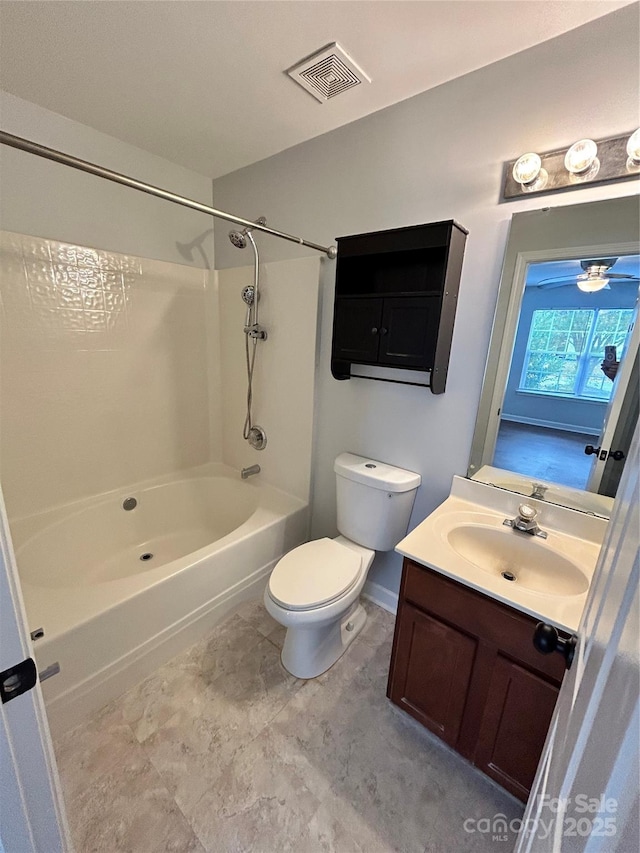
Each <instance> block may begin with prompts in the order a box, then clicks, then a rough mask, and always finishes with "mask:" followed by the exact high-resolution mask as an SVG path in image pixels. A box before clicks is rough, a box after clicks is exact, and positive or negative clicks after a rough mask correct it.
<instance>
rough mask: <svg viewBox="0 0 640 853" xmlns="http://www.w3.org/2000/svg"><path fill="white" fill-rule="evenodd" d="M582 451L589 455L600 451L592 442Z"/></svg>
mask: <svg viewBox="0 0 640 853" xmlns="http://www.w3.org/2000/svg"><path fill="white" fill-rule="evenodd" d="M584 452H585V453H586V454H587V456H591V454H592V453H600V448H599V447H594V446H593V444H587V446H586V447H585V449H584Z"/></svg>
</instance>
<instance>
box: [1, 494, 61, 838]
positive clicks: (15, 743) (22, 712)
mask: <svg viewBox="0 0 640 853" xmlns="http://www.w3.org/2000/svg"><path fill="white" fill-rule="evenodd" d="M26 626H27V622H26V615H25V611H24V605H23V602H22V595H21V593H20V584H19V581H18V575H17V569H16V563H15V557H14V554H13V547H12V545H11V537H10V535H9V526H8V523H7V516H6V513H5V509H4V501H3V499H2V493H1V492H0V671H3V672H4V671H5V670H7V669H9V668H10V667H13V666H15V665H16V664H19V663H20V662H21V661H23V660H25V659H27V658H30V657H31V658H32V657H33V651H32V648H31V638H30V637H29V632H28V629H27V627H26ZM0 768H1V770H0V800H1V803H2V805H1V807H0V850H4V853H59V851H60V853H62V851H66V850H70V849H71V844H70V842H69V836H68V830H67V825H66V818H65V813H64V804H63V800H62V794H61V790H60V783H59V780H58V774H57V770H56V763H55V758H54V755H53V748H52V745H51V737H50V735H49V726H48V723H47V718H46V714H45V709H44V702H43V699H42V693H41V691H40V685H39V683H36V685H35V687H34V688H33V689H31V690H28V691H27V692H25V693H22V694H21V695H16V696H15V697H14V698H13V699H11V700H9V701H6V702H4V703H3V704H0Z"/></svg>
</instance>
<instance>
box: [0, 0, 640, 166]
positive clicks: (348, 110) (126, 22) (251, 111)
mask: <svg viewBox="0 0 640 853" xmlns="http://www.w3.org/2000/svg"><path fill="white" fill-rule="evenodd" d="M629 2H630V0H603V2H600V0H587V1H586V2H585V0H573V2H567V0H553V1H552V2H547V0H537V2H529V0H498V1H496V0H491V2H484V0H457V2H440V0H429V2H422V1H421V0H412V2H405V0H393V2H384V0H380V1H379V2H378V1H377V0H376V2H370V0H360V2H351V0H344V2H342V0H329V1H328V2H316V0H296V2H281V0H262V2H254V0H229V2H224V0H196V2H194V0H171V2H141V0H129V2H111V0H107V2H104V0H82V2H66V0H60V2H37V1H36V0H34V1H33V2H31V1H29V0H27V1H26V2H25V0H22V2H13V0H2V2H0V39H1V41H0V47H1V51H0V57H1V58H0V85H1V87H2V88H3V89H5V90H6V91H8V92H11V93H12V94H14V95H18V96H19V97H22V98H25V99H26V100H29V101H33V102H34V103H36V104H39V105H41V106H43V107H46V108H48V109H50V110H53V111H54V112H57V113H61V114H62V115H65V116H68V117H69V118H72V119H75V120H76V121H79V122H82V123H83V124H86V125H89V126H90V127H94V128H96V129H98V130H101V131H103V132H105V133H109V134H111V135H113V136H115V137H117V138H119V139H121V140H124V141H126V142H129V143H132V144H134V145H137V146H139V147H140V148H143V149H146V150H148V151H152V152H154V153H156V154H159V155H161V156H163V157H166V158H167V159H169V160H172V161H173V162H175V163H181V164H182V165H184V166H187V167H188V168H191V169H194V170H195V171H197V172H200V173H202V174H206V175H211V176H212V177H217V176H219V175H223V174H226V173H228V172H230V171H233V170H234V169H238V168H240V167H242V166H245V165H248V164H249V163H253V162H256V161H258V160H261V159H263V158H265V157H268V156H270V155H272V154H275V153H277V152H278V151H281V150H283V149H285V148H289V147H290V146H292V145H296V144H297V143H299V142H303V141H304V140H307V139H310V138H312V137H314V136H318V135H319V134H322V133H326V132H327V131H330V130H333V129H334V128H336V127H339V126H341V125H344V124H347V123H348V122H352V121H355V120H356V119H358V118H361V117H363V116H365V115H368V114H369V113H372V112H375V111H376V110H380V109H382V108H384V107H386V106H389V105H390V104H393V103H396V102H398V101H401V100H404V99H405V98H409V97H411V96H412V95H415V94H417V93H419V92H423V91H425V90H426V89H430V88H432V87H433V86H437V85H439V84H440V83H443V82H445V81H447V80H451V79H453V78H455V77H459V76H460V75H462V74H466V73H467V72H469V71H473V70H474V69H477V68H480V67H482V66H484V65H488V64H490V63H492V62H495V61H497V60H499V59H502V58H504V57H506V56H509V55H511V54H514V53H517V52H519V51H521V50H525V49H526V48H528V47H531V46H533V45H535V44H538V43H539V42H542V41H545V40H547V39H550V38H553V37H555V36H558V35H560V34H561V33H563V32H566V31H568V30H571V29H573V28H575V27H578V26H580V25H582V24H584V23H587V22H588V21H591V20H593V19H595V18H598V17H601V16H602V15H605V14H608V13H609V12H612V11H615V10H616V9H618V8H620V7H621V6H626V5H629ZM332 41H338V42H339V43H341V44H342V46H343V47H344V48H345V49H346V50H347V51H348V52H349V53H350V54H351V55H352V56H353V58H354V59H355V60H356V61H357V62H358V63H359V64H360V65H361V66H362V67H363V69H364V70H365V71H366V72H367V73H368V74H369V76H370V77H371V78H372V81H373V82H372V83H371V84H370V85H361V86H356V87H354V88H353V89H351V90H349V91H347V92H345V93H344V94H343V95H341V96H339V97H337V98H335V99H334V100H331V101H328V102H327V103H324V104H320V103H318V102H317V101H315V100H314V99H313V98H312V97H311V96H310V95H309V94H307V93H306V92H305V91H304V90H303V89H301V88H300V87H299V86H297V85H296V84H295V83H294V82H293V81H292V80H291V79H290V78H288V77H287V76H286V75H285V74H284V71H285V69H286V68H288V67H290V66H291V65H293V64H294V63H296V62H297V61H298V60H300V59H302V58H303V57H305V56H307V55H308V54H310V53H313V52H314V51H316V50H317V49H319V48H321V47H323V46H324V45H326V44H327V43H328V42H332Z"/></svg>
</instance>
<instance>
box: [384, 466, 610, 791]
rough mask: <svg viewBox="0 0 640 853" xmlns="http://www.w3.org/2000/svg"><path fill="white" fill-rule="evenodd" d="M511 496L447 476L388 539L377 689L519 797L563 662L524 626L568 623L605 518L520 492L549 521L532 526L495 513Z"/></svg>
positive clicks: (573, 624)
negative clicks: (389, 586) (396, 595)
mask: <svg viewBox="0 0 640 853" xmlns="http://www.w3.org/2000/svg"><path fill="white" fill-rule="evenodd" d="M519 500H520V501H521V500H522V498H518V496H516V495H510V494H508V493H507V492H504V491H503V490H500V489H495V488H493V487H491V486H487V485H485V484H479V483H474V482H471V481H467V480H464V479H462V478H458V477H456V478H454V484H453V487H452V493H451V496H450V497H449V498H448V499H447V500H446V501H445V502H444V504H442V505H441V506H440V507H439V508H438V509H437V510H436V511H435V512H434V513H432V514H431V515H430V516H429V517H428V518H427V519H425V521H424V522H422V524H421V525H419V526H418V527H417V528H416V529H415V530H413V531H412V532H411V533H410V534H409V535H408V536H407V537H406V538H405V539H404V540H403V541H402V542H401V543H400V544H399V545H398V548H397V550H398V551H400V553H402V554H404V557H405V559H404V565H403V572H402V583H401V588H400V599H399V604H398V615H397V619H396V629H395V636H394V643H393V652H392V657H391V668H390V674H389V683H388V689H387V695H388V696H389V698H390V699H391V701H392V702H394V703H395V704H396V705H398V706H399V707H400V708H402V709H403V710H404V711H406V712H407V713H408V714H410V715H411V716H412V717H414V718H415V719H416V720H418V721H419V722H420V723H422V724H423V725H424V726H425V727H426V728H428V729H429V730H430V731H432V732H433V733H434V734H436V735H438V737H440V738H442V740H444V741H445V742H446V743H447V744H449V746H451V747H453V748H454V749H455V750H456V751H457V752H459V753H460V754H461V755H463V756H464V757H465V758H467V759H468V760H469V761H471V762H472V763H473V764H475V765H476V766H477V767H478V768H479V769H480V770H482V771H483V772H484V773H486V774H487V775H488V776H490V777H491V778H492V779H494V780H495V781H496V782H498V783H499V784H500V785H502V786H503V787H504V788H506V789H507V790H508V791H510V792H511V793H512V794H514V795H515V796H516V797H518V798H519V799H521V800H523V801H526V799H527V797H528V794H529V791H530V789H531V785H532V782H533V779H534V776H535V772H536V768H537V765H538V761H539V759H540V755H541V753H542V749H543V747H544V742H545V738H546V735H547V731H548V728H549V724H550V721H551V716H552V714H553V709H554V707H555V703H556V699H557V696H558V692H559V690H560V686H561V684H562V679H563V676H564V673H565V671H566V669H565V666H566V662H565V660H564V658H563V657H562V656H561V655H559V654H549V655H543V654H541V653H540V652H539V651H537V649H536V648H535V647H534V644H533V635H534V632H535V629H536V625H537V624H538V622H540V621H543V622H547V623H550V624H552V625H553V626H555V627H556V629H557V631H558V634H559V636H560V637H561V638H568V637H569V636H570V635H571V634H572V633H573V632H574V631H575V630H576V629H577V627H578V623H579V621H580V616H581V613H582V609H583V607H584V602H585V599H586V594H587V591H588V588H589V583H590V580H591V576H592V574H593V570H594V568H595V563H596V560H597V554H598V550H599V544H600V542H601V540H602V536H603V535H604V529H605V526H606V522H605V521H604V520H603V519H596V518H592V517H591V518H589V517H586V516H584V515H583V514H581V513H576V512H573V511H571V510H567V509H565V508H562V507H553V506H550V505H543V504H542V502H540V501H531V500H529V501H528V503H531V504H533V505H535V506H536V507H537V508H539V516H540V526H541V527H544V528H545V532H547V530H548V537H547V539H542V538H538V537H536V536H531V535H528V534H524V533H520V532H518V531H515V530H513V529H511V528H509V527H507V526H505V525H504V523H503V522H504V520H505V518H510V517H512V516H513V515H514V512H515V514H517V509H518V501H519ZM508 567H511V568H512V569H513V571H509V569H508ZM505 575H507V577H506V578H505ZM511 575H513V578H514V579H513V580H510V579H508V578H509V577H510V576H511Z"/></svg>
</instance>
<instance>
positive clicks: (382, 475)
mask: <svg viewBox="0 0 640 853" xmlns="http://www.w3.org/2000/svg"><path fill="white" fill-rule="evenodd" d="M334 471H335V473H336V475H337V477H336V486H337V498H338V529H339V530H340V534H341V535H339V536H337V537H336V538H335V539H327V538H325V539H316V540H314V541H312V542H307V543H305V544H304V545H300V546H298V547H297V548H294V549H293V550H292V551H290V552H289V553H288V554H285V556H284V557H283V558H282V559H281V560H280V561H279V562H278V564H277V565H276V567H275V568H274V570H273V572H272V573H271V577H270V578H269V582H268V584H267V588H266V589H265V593H264V604H265V607H266V609H267V611H268V612H269V613H270V614H271V616H272V617H273V618H274V619H275V620H276V621H277V622H279V623H280V624H281V625H284V626H285V627H286V628H287V634H286V637H285V642H284V647H283V649H282V664H283V666H284V667H285V669H287V670H288V671H289V672H290V673H291V674H292V675H294V676H296V677H297V678H305V679H306V678H315V677H316V676H318V675H320V674H321V673H323V672H325V671H326V670H327V669H329V667H331V666H332V665H333V664H334V663H335V662H336V661H337V660H338V659H339V658H340V657H341V655H342V654H343V653H344V652H345V651H346V649H347V648H348V647H349V645H350V644H351V643H352V642H353V640H354V639H355V638H356V637H357V636H358V634H359V633H360V631H361V630H362V628H363V627H364V624H365V622H366V619H367V615H366V612H365V610H364V608H363V606H362V605H361V604H360V601H359V597H360V592H361V591H362V588H363V586H364V584H365V581H366V579H367V574H368V572H369V568H370V567H371V564H372V563H373V558H374V557H375V552H376V550H381V551H389V550H391V549H392V548H393V547H394V546H395V545H396V543H397V542H399V541H400V539H401V538H402V537H403V536H404V534H405V533H406V529H407V526H408V522H409V517H410V514H411V509H412V507H413V501H414V498H415V493H416V491H417V488H418V486H419V485H420V482H421V478H420V475H419V474H416V473H414V472H413V471H405V470H404V469H403V468H396V467H394V466H391V465H386V464H385V463H383V462H374V461H373V460H370V459H367V458H365V457H361V456H355V455H354V454H351V453H342V454H340V456H338V458H337V459H336V461H335V465H334Z"/></svg>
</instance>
